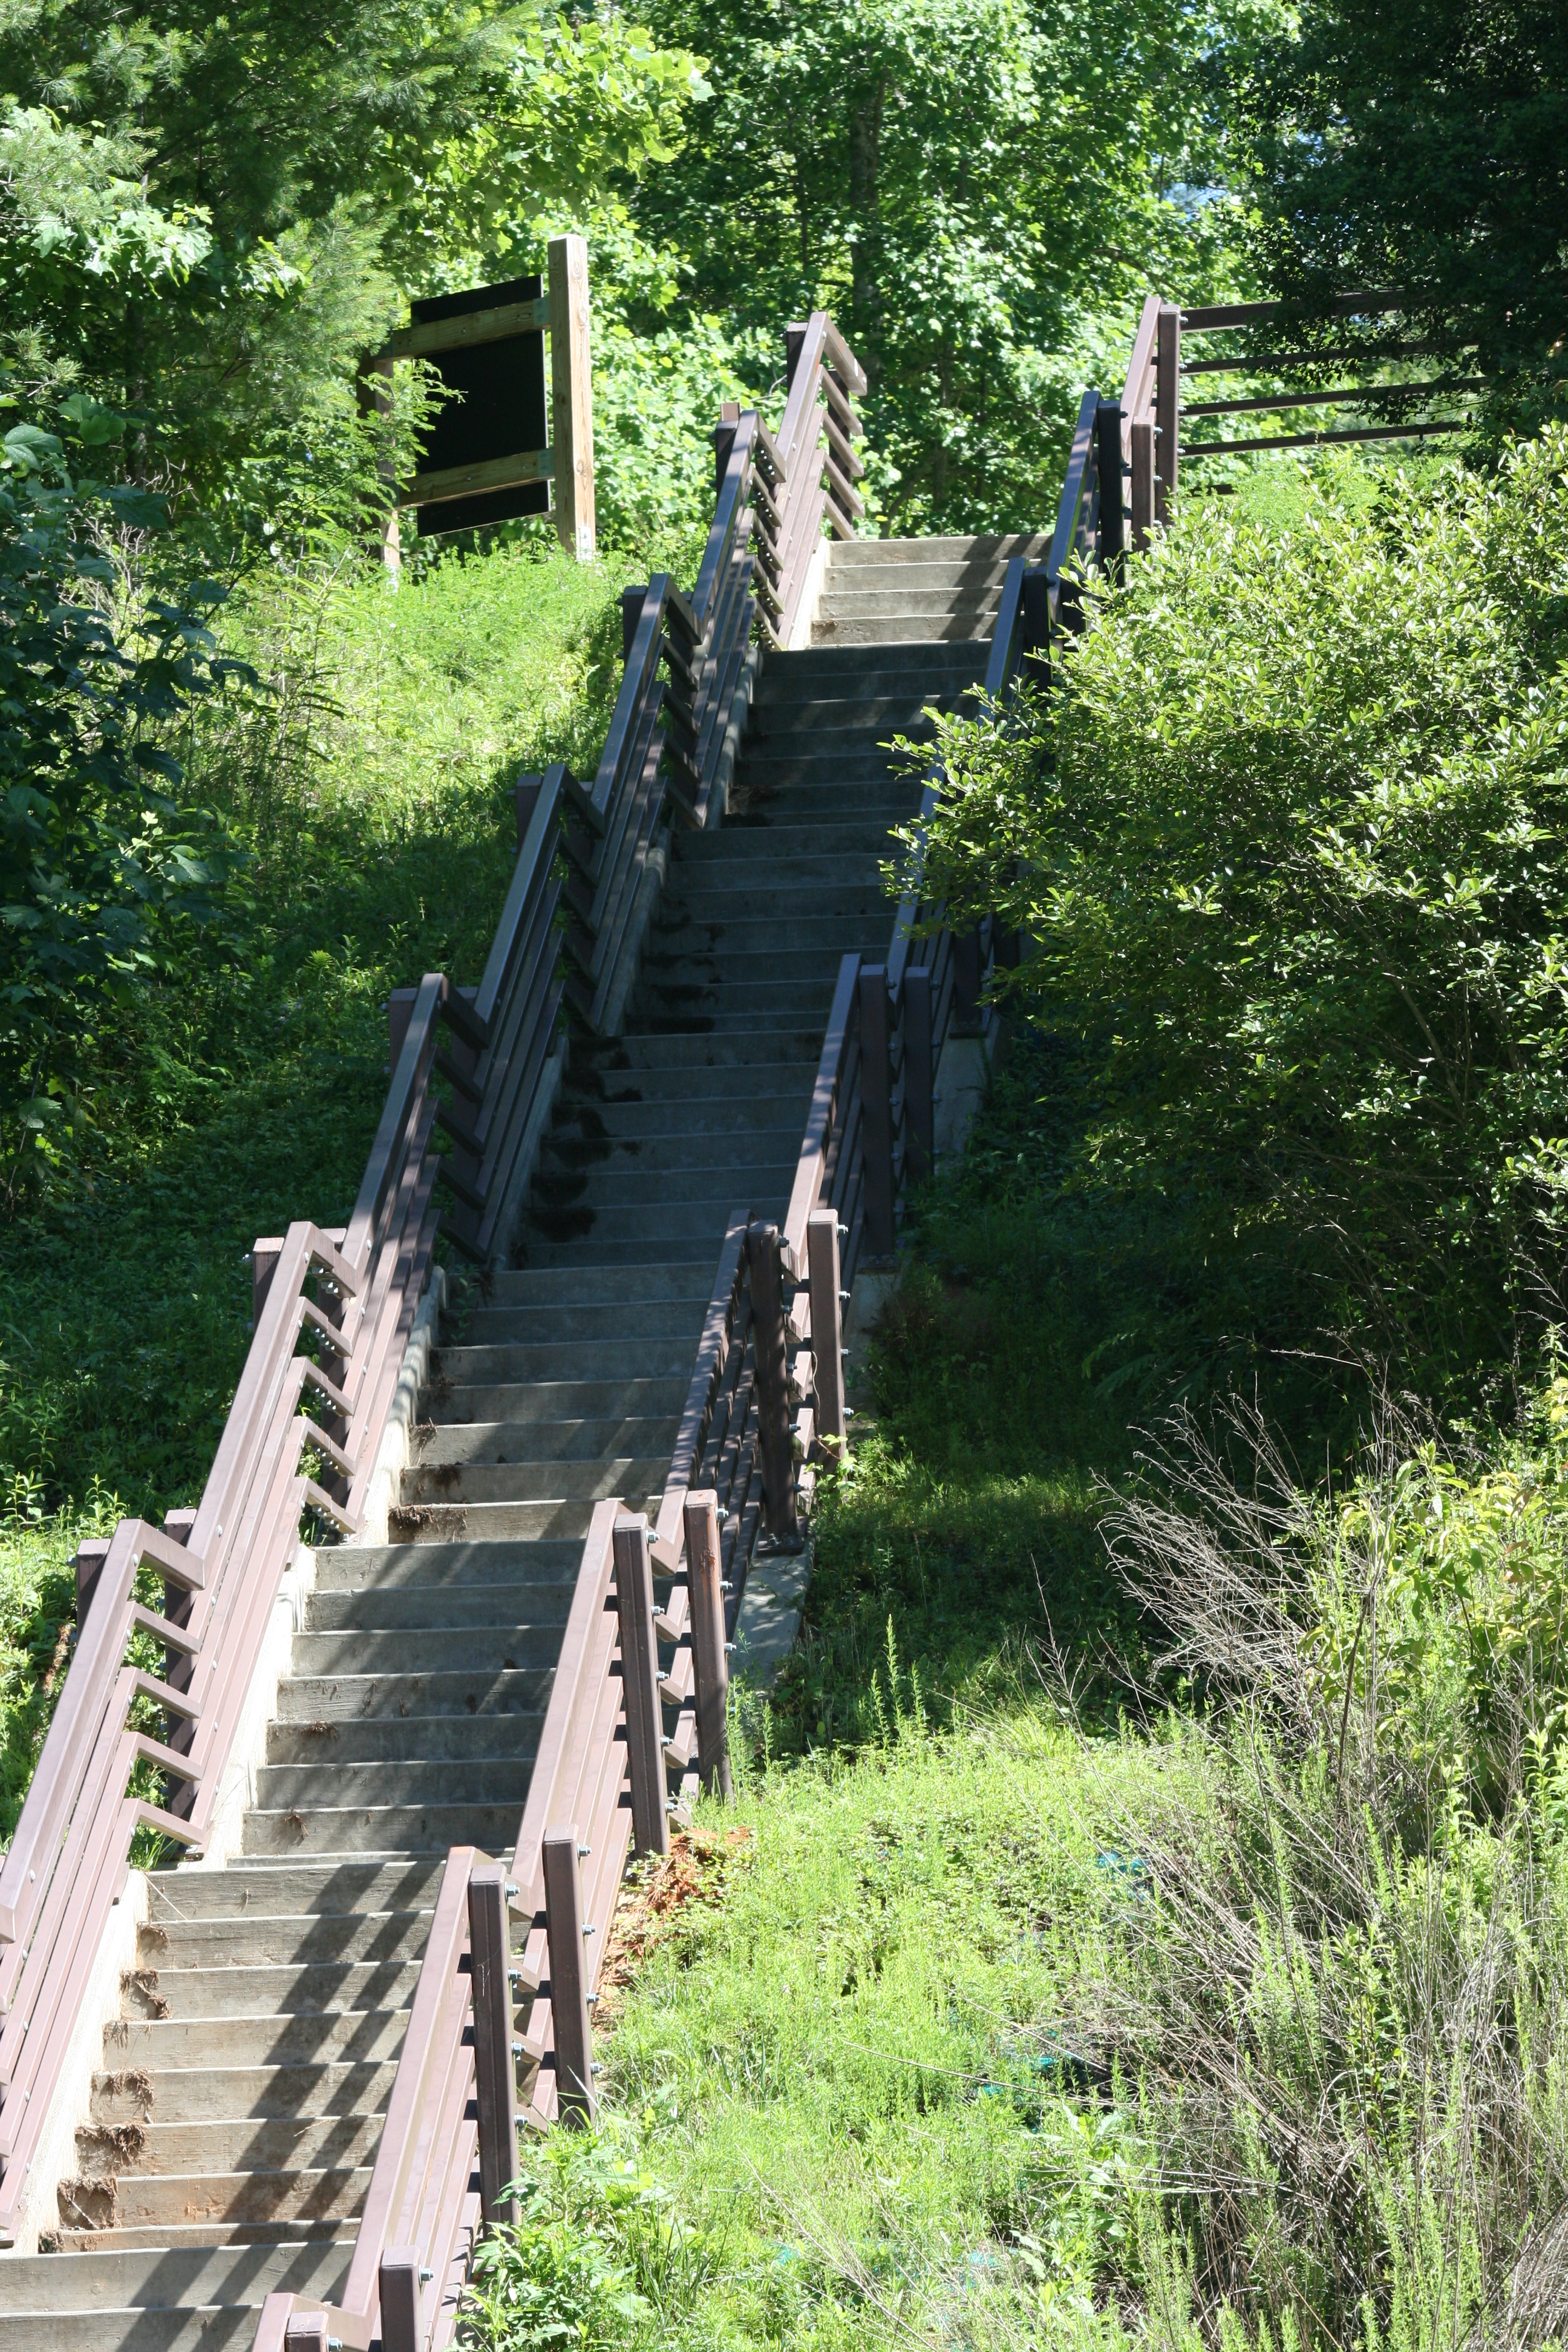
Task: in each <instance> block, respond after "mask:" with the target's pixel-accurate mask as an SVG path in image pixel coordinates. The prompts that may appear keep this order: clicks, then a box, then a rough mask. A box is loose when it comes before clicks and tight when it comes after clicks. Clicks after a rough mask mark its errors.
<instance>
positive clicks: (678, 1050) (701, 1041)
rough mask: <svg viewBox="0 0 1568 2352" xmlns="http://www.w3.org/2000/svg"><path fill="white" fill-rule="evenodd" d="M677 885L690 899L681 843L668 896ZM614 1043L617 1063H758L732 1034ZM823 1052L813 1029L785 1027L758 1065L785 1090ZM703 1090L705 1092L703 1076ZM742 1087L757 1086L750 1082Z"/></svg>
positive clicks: (738, 1071)
mask: <svg viewBox="0 0 1568 2352" xmlns="http://www.w3.org/2000/svg"><path fill="white" fill-rule="evenodd" d="M677 888H679V891H680V894H681V900H682V903H683V904H686V903H689V898H690V893H689V889H688V887H687V885H686V883H685V881H684V880H683V879H682V878H680V854H679V842H678V843H677V845H676V854H675V857H674V859H673V861H672V865H671V878H670V882H669V884H668V886H667V893H666V895H667V897H668V891H669V890H671V889H677ZM616 1046H617V1048H618V1050H619V1053H620V1054H621V1055H624V1056H625V1059H624V1061H621V1060H617V1062H616V1068H626V1069H634V1070H650V1071H652V1070H659V1071H666V1070H688V1071H691V1072H693V1073H697V1072H704V1073H705V1072H709V1071H733V1072H734V1073H735V1075H736V1076H737V1077H740V1076H742V1075H743V1074H746V1073H749V1072H750V1071H751V1070H752V1069H753V1068H754V1067H756V1066H757V1056H756V1055H755V1054H754V1052H753V1049H752V1047H751V1046H749V1045H746V1044H745V1042H744V1041H743V1040H739V1039H736V1038H732V1037H705V1036H690V1037H666V1036H648V1035H647V1034H640V1033H639V1032H638V1031H637V1030H636V1029H628V1030H627V1031H626V1034H624V1035H623V1036H621V1037H618V1038H617V1039H616ZM821 1051H822V1039H821V1037H820V1036H819V1035H817V1034H816V1033H815V1032H813V1031H811V1030H809V1029H797V1030H793V1031H792V1030H784V1031H781V1032H779V1033H778V1034H775V1035H773V1037H771V1038H770V1040H769V1044H768V1053H767V1058H766V1061H765V1063H763V1065H762V1068H763V1073H764V1075H765V1073H766V1072H767V1071H769V1070H773V1071H776V1072H777V1075H778V1088H779V1089H782V1090H784V1092H786V1093H787V1092H788V1090H789V1088H790V1087H791V1085H792V1084H793V1083H794V1080H795V1072H796V1070H797V1069H799V1068H801V1067H803V1066H804V1067H805V1068H809V1069H810V1070H812V1071H813V1072H815V1070H816V1063H817V1057H818V1055H820V1053H821ZM702 1090H703V1091H704V1092H707V1091H709V1087H708V1084H707V1080H706V1078H704V1081H703V1087H702ZM777 1090H778V1089H775V1088H773V1087H769V1086H767V1085H763V1087H761V1089H760V1091H761V1092H763V1093H764V1094H771V1093H773V1092H774V1091H777ZM746 1091H747V1092H748V1093H749V1092H752V1091H756V1090H755V1089H752V1088H751V1087H748V1088H747V1089H746Z"/></svg>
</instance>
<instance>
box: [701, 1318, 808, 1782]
mask: <svg viewBox="0 0 1568 2352" xmlns="http://www.w3.org/2000/svg"><path fill="white" fill-rule="evenodd" d="M812 1313H813V1317H814V1318H815V1315H816V1294H815V1292H814V1293H813V1295H812ZM812 1328H813V1329H815V1328H816V1324H815V1321H814V1322H813V1326H812ZM685 1517H686V1581H687V1590H688V1592H689V1596H690V1601H691V1654H692V1662H693V1664H694V1665H695V1667H696V1670H697V1764H698V1769H699V1770H700V1773H701V1775H702V1785H703V1787H704V1788H705V1789H706V1790H708V1792H709V1794H710V1795H711V1794H712V1792H713V1790H715V1789H717V1790H718V1791H719V1794H720V1795H721V1797H722V1798H723V1800H724V1801H725V1803H726V1804H729V1803H731V1801H733V1798H734V1794H735V1783H734V1780H733V1778H732V1777H731V1771H730V1704H729V1702H730V1661H729V1657H728V1655H727V1654H726V1652H725V1648H724V1586H723V1557H722V1552H721V1547H720V1542H719V1497H718V1496H717V1495H715V1494H712V1493H704V1494H700V1495H688V1496H687V1497H686V1510H685Z"/></svg>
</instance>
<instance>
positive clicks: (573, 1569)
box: [316, 1389, 684, 1593]
mask: <svg viewBox="0 0 1568 2352" xmlns="http://www.w3.org/2000/svg"><path fill="white" fill-rule="evenodd" d="M507 1393H508V1394H509V1395H510V1394H512V1393H513V1391H510V1390H509V1391H507ZM516 1393H517V1394H518V1395H519V1396H520V1397H524V1398H526V1397H527V1396H528V1394H529V1391H527V1390H526V1389H523V1390H520V1391H516ZM682 1402H684V1399H682ZM526 1425H527V1424H524V1423H511V1422H509V1423H506V1424H505V1426H506V1427H508V1428H517V1427H522V1426H526ZM541 1425H542V1426H543V1427H545V1428H549V1427H551V1426H552V1424H551V1423H542V1424H541ZM444 1426H445V1424H442V1427H444ZM439 1434H440V1432H439V1430H438V1429H437V1428H436V1427H433V1426H432V1425H430V1424H428V1423H425V1424H421V1426H420V1429H419V1430H418V1432H417V1433H416V1442H417V1443H419V1444H422V1445H426V1446H429V1445H433V1444H436V1443H437V1438H438V1436H439ZM582 1558H583V1555H582V1553H581V1551H580V1550H579V1549H578V1547H577V1546H576V1545H575V1544H572V1543H559V1544H531V1545H530V1546H529V1548H528V1549H527V1551H526V1552H521V1553H520V1552H519V1551H518V1550H517V1549H516V1547H515V1546H514V1545H511V1544H452V1545H449V1546H447V1548H446V1549H443V1548H442V1547H441V1546H440V1545H439V1544H421V1545H420V1547H419V1552H418V1557H417V1559H416V1558H415V1557H414V1555H413V1554H412V1553H411V1552H410V1550H409V1548H408V1546H407V1545H406V1544H342V1545H340V1546H339V1547H337V1548H336V1549H333V1550H331V1551H327V1552H318V1553H317V1555H316V1591H318V1592H319V1593H321V1592H363V1591H371V1590H372V1589H374V1590H375V1591H395V1589H396V1588H397V1587H398V1586H399V1585H405V1584H417V1585H424V1586H426V1587H427V1588H428V1587H432V1586H435V1585H462V1584H472V1585H485V1584H514V1583H515V1582H516V1581H517V1579H518V1577H519V1576H520V1575H522V1576H526V1577H528V1578H529V1579H530V1580H531V1581H533V1582H536V1583H541V1584H547V1583H556V1582H563V1583H565V1584H567V1585H571V1584H573V1583H574V1582H575V1580H576V1576H577V1570H578V1569H579V1567H580V1566H581V1565H582Z"/></svg>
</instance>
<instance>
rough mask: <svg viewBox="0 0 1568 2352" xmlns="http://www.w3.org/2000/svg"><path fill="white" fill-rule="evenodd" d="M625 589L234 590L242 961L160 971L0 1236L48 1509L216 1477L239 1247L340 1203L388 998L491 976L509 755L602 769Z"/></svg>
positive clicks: (433, 582) (381, 1058)
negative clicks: (81, 1131)
mask: <svg viewBox="0 0 1568 2352" xmlns="http://www.w3.org/2000/svg"><path fill="white" fill-rule="evenodd" d="M654 552H655V554H656V555H657V554H658V551H657V550H655V551H654ZM228 628H229V632H230V635H231V639H232V641H233V642H235V643H236V644H237V646H239V647H240V648H241V649H242V650H243V652H244V654H245V655H246V656H247V658H248V660H249V661H250V663H251V665H252V666H253V667H254V668H255V670H256V672H257V674H258V677H259V678H260V679H261V680H262V681H263V683H264V684H265V685H266V687H267V688H268V689H269V691H268V694H267V695H266V696H264V697H263V696H252V697H250V698H225V699H223V700H222V701H219V700H218V699H216V698H213V699H211V700H209V701H208V702H207V703H206V704H205V705H200V706H197V707H196V708H195V709H194V710H193V711H192V712H191V713H190V714H189V715H188V718H187V721H186V730H185V735H184V740H182V742H181V743H180V746H179V748H180V750H181V752H182V755H183V758H184V764H185V767H186V771H187V773H188V775H189V777H190V779H191V782H192V785H193V787H194V789H195V792H196V793H197V795H198V797H199V799H200V800H201V802H203V803H205V804H207V805H210V806H212V807H214V808H215V809H216V810H217V811H218V813H219V814H220V815H221V816H222V818H223V819H224V821H225V823H226V825H227V826H228V827H229V829H230V831H231V833H232V835H233V836H234V838H235V839H237V841H238V842H239V843H240V844H241V845H243V846H244V847H245V848H246V849H247V852H248V854H249V856H250V860H251V863H250V866H249V869H248V872H249V887H250V890H251V893H252V896H253V898H254V902H255V906H254V917H253V919H252V922H251V925H250V928H249V931H248V935H247V950H246V955H245V958H244V960H243V962H229V963H224V962H217V961H215V962H213V963H212V964H210V965H208V966H205V967H201V968H194V969H193V968H192V967H190V966H188V965H186V966H183V967H182V969H181V971H179V973H178V974H177V975H175V976H174V978H165V977H163V976H162V975H159V974H157V973H154V974H153V976H152V977H151V978H150V979H149V981H148V983H147V985H146V986H145V987H144V988H143V990H142V993H141V997H140V1000H139V1003H138V1004H137V1006H136V1007H135V1008H133V1013H126V1012H124V1011H121V1012H120V1013H117V1016H116V1020H115V1022H114V1023H113V1024H110V1025H108V1026H107V1027H106V1029H105V1032H104V1034H102V1035H101V1036H100V1039H99V1040H98V1044H97V1049H96V1053H95V1055H94V1057H93V1059H92V1060H91V1062H90V1063H89V1065H88V1066H87V1068H86V1070H85V1072H84V1076H83V1082H82V1091H83V1094H84V1097H85V1101H86V1108H87V1112H88V1114H89V1117H90V1118H91V1120H92V1122H93V1124H92V1127H91V1129H90V1130H89V1134H90V1139H91V1142H92V1151H91V1154H90V1156H89V1159H88V1160H87V1162H86V1165H85V1166H84V1168H83V1170H82V1171H81V1173H80V1175H79V1178H78V1179H77V1180H76V1181H72V1182H71V1183H69V1184H68V1185H65V1186H63V1187H58V1188H57V1189H56V1190H55V1191H54V1192H52V1193H51V1194H50V1195H49V1196H48V1197H47V1199H45V1200H43V1201H41V1202H37V1204H36V1205H35V1207H34V1208H33V1210H32V1211H31V1212H30V1213H27V1214H26V1215H24V1216H20V1217H17V1218H16V1219H14V1220H13V1221H12V1222H11V1223H9V1224H8V1225H7V1226H6V1227H5V1228H3V1229H0V1331H3V1333H4V1349H3V1352H4V1355H5V1372H4V1373H3V1374H0V1465H3V1469H0V1475H3V1476H4V1477H5V1479H7V1480H9V1479H10V1478H12V1477H13V1476H16V1475H25V1476H26V1479H27V1480H29V1481H31V1482H32V1486H33V1490H34V1491H36V1493H37V1496H38V1499H39V1502H40V1504H41V1505H42V1506H43V1507H45V1508H46V1509H47V1510H52V1509H53V1508H55V1507H57V1506H58V1505H61V1504H63V1503H64V1502H65V1501H66V1500H67V1499H68V1498H69V1497H71V1496H75V1497H77V1498H78V1499H80V1498H81V1497H83V1496H86V1495H87V1493H88V1492H89V1487H90V1486H91V1484H92V1482H93V1480H94V1478H95V1477H97V1478H99V1479H100V1480H101V1481H102V1482H103V1483H104V1484H105V1485H108V1486H112V1487H114V1488H116V1489H117V1490H118V1492H119V1493H120V1495H121V1496H122V1497H123V1498H124V1501H125V1505H126V1507H127V1508H135V1509H146V1510H153V1511H161V1510H163V1509H165V1508H167V1507H171V1506H173V1505H174V1504H177V1503H185V1502H194V1501H195V1498H196V1496H197V1495H198V1494H199V1492H200V1489H201V1486H202V1482H203V1480H204V1479H205V1475H206V1471H207V1467H208V1465H209V1463H210V1461H211V1456H212V1450H213V1446H214V1444H215V1443H216V1437H217V1433H218V1431H219V1429H220V1428H221V1426H222V1423H223V1420H224V1417H225V1415H226V1412H227V1409H228V1403H229V1400H230V1397H231V1396H232V1393H233V1389H234V1383H235V1381H236V1379H237V1375H238V1370H239V1367H240V1363H241V1361H242V1360H243V1357H244V1351H245V1348H246V1345H247V1333H248V1323H249V1296H250V1290H249V1272H248V1267H247V1263H246V1253H247V1251H248V1250H249V1248H250V1245H251V1244H252V1242H253V1241H254V1240H255V1238H256V1236H257V1235H258V1234H263V1233H278V1232H281V1231H282V1230H283V1228H284V1226H285V1224H286V1223H288V1221H289V1219H291V1218H294V1217H298V1216H302V1215H312V1216H315V1217H317V1218H319V1219H321V1221H322V1222H323V1223H328V1224H332V1223H341V1222H342V1219H343V1218H344V1216H345V1215H346V1214H347V1213H348V1210H349V1208H350V1207H351V1205H352V1203H353V1196H354V1193H355V1192H356V1190H357V1188H358V1184H359V1180H360V1176H361V1173H362V1171H363V1165H364V1158H365V1154H366V1152H367V1150H368V1149H369V1145H370V1139H371V1136H372V1134H373V1133H374V1126H375V1120H376V1118H377V1117H378V1115H379V1112H380V1108H381V1104H382V1101H383V1098H384V1092H385V1086H386V1076H385V1065H386V1028H385V1014H384V1004H385V1001H386V997H387V994H388V992H389V990H390V989H392V988H393V987H398V986H401V985H403V984H404V983H405V982H407V981H409V980H412V979H416V978H417V976H418V974H419V973H420V972H421V971H435V970H442V969H445V970H448V971H454V972H456V973H458V975H459V976H463V977H470V976H472V977H477V975H478V973H479V971H480V970H481V969H482V966H483V961H484V957H485V954H486V952H487V951H488V949H489V940H490V936H491V933H492V930H493V927H494V923H495V919H496V915H497V912H498V910H499V908H500V900H501V898H502V895H503V893H504V889H505V886H506V882H507V879H508V877H509V876H510V870H511V863H512V858H513V855H514V832H513V816H512V810H511V805H510V791H511V784H512V781H513V779H514V777H515V776H516V774H517V772H518V771H519V769H520V768H528V767H530V766H532V767H536V768H537V767H538V766H540V765H542V763H543V762H544V761H546V760H548V759H552V758H558V757H561V758H567V759H571V760H573V761H575V762H576V763H577V764H578V765H579V766H580V767H582V768H584V769H587V770H591V768H592V766H593V763H594V760H595V755H596V751H597V746H598V741H599V740H600V739H601V738H602V735H603V731H604V728H605V723H606V719H607V712H608V709H609V707H610V704H611V701H612V700H613V695H614V689H615V686H616V682H617V680H618V676H619V658H618V656H619V645H620V636H619V630H620V622H619V614H618V610H617V607H616V582H615V581H614V580H613V579H611V578H606V576H605V573H604V572H603V571H601V570H599V569H597V568H596V567H580V566H577V565H575V564H573V563H572V562H569V561H568V560H566V559H565V558H563V557H559V556H546V557H544V558H543V559H542V560H541V559H540V558H538V557H535V556H533V555H531V554H530V553H529V552H528V551H526V550H521V549H520V550H517V551H512V552H510V553H508V554H504V555H500V556H495V557H491V558H489V559H488V560H487V561H485V562H476V563H471V564H470V563H458V562H450V563H445V564H442V565H440V566H438V567H437V568H436V569H435V570H433V571H432V572H429V574H428V575H427V576H426V578H424V579H423V580H419V581H412V582H408V583H405V585H404V587H403V588H402V589H401V590H400V591H398V592H397V593H393V592H392V591H391V590H390V588H389V587H388V585H387V583H385V582H384V581H382V580H379V579H375V578H369V579H367V578H365V577H364V576H363V574H362V573H361V572H359V570H358V568H357V567H352V568H351V569H349V570H348V571H347V572H345V573H344V574H342V575H341V576H339V577H336V578H334V577H332V576H331V574H321V573H312V574H308V575H300V576H296V577H292V578H290V577H289V576H286V575H283V574H281V573H279V575H278V576H276V577H275V578H272V579H270V580H268V579H267V578H265V577H264V578H263V579H261V580H259V581H258V582H256V583H252V584H251V585H250V586H249V587H248V588H247V589H245V590H243V591H241V592H240V593H238V594H237V597H236V599H235V601H234V604H232V605H231V606H230V608H229V613H228Z"/></svg>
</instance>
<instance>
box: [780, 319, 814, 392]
mask: <svg viewBox="0 0 1568 2352" xmlns="http://www.w3.org/2000/svg"><path fill="white" fill-rule="evenodd" d="M810 332H811V329H810V327H809V326H808V325H807V324H806V322H805V320H797V321H795V323H794V324H792V325H790V326H788V327H786V328H785V329H784V391H785V393H786V394H789V393H791V392H793V391H794V390H795V370H796V368H797V367H798V366H799V365H800V355H801V352H802V350H803V349H804V347H805V339H806V337H807V335H808V334H809V333H810Z"/></svg>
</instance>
